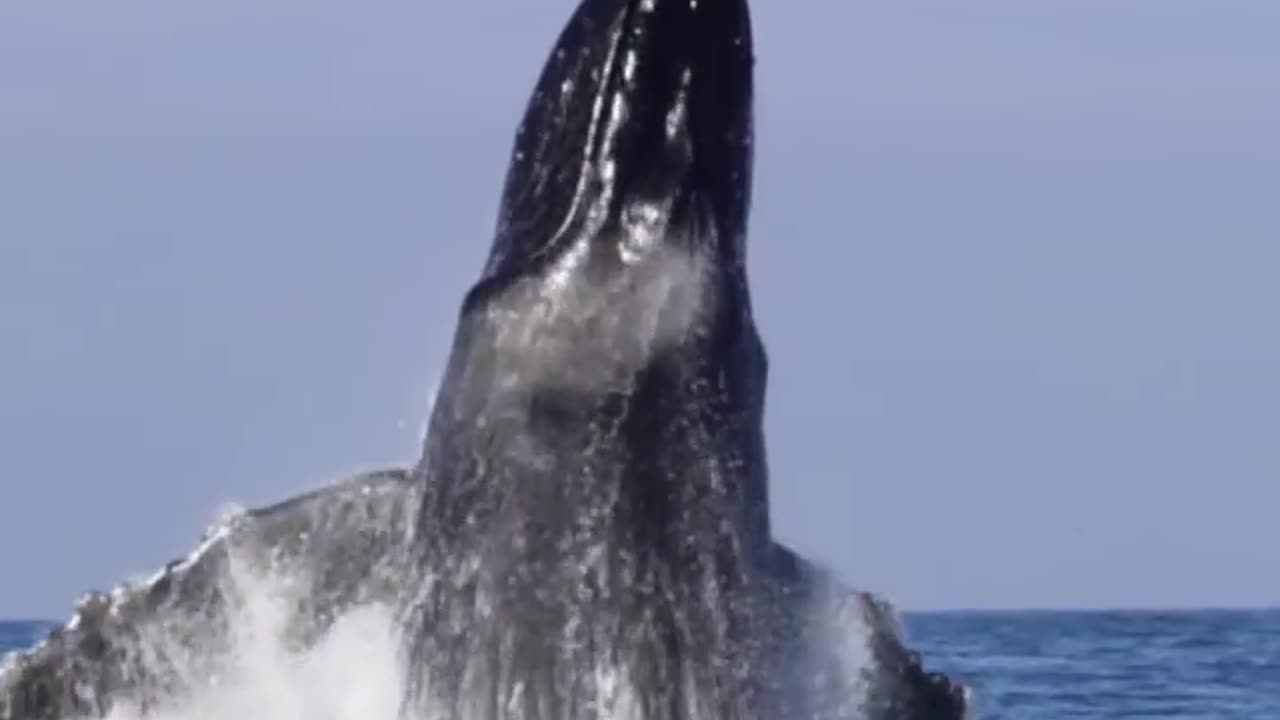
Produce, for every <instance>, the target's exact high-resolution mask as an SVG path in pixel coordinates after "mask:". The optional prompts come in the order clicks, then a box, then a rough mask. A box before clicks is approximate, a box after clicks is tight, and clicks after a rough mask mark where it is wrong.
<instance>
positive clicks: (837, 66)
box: [0, 0, 1280, 617]
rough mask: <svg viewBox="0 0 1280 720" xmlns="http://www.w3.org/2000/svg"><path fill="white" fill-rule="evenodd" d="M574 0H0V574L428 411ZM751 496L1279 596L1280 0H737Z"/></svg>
mask: <svg viewBox="0 0 1280 720" xmlns="http://www.w3.org/2000/svg"><path fill="white" fill-rule="evenodd" d="M571 4H572V3H571V2H570V0H540V1H539V2H537V3H531V2H526V1H525V0H490V1H488V2H483V3H470V2H468V3H463V2H428V1H426V0H418V1H417V2H409V1H408V0H376V1H374V2H368V1H360V2H357V0H191V1H190V2H184V3H173V2H170V1H169V0H118V1H116V2H112V3H108V4H103V3H46V2H37V1H36V0H16V1H15V2H5V3H2V4H0V108H3V110H2V111H0V578H3V581H0V617H62V616H65V615H66V614H68V613H69V611H70V608H71V604H72V603H73V601H74V600H75V598H77V597H78V596H79V595H80V594H82V593H83V592H85V591H87V590H89V589H91V588H106V587H110V586H111V585H114V584H115V583H116V582H118V581H120V580H122V579H124V578H127V577H130V576H133V575H136V574H141V573H148V572H150V571H151V570H153V569H155V568H157V567H159V566H160V565H161V564H163V563H164V562H166V561H168V560H170V559H173V558H175V557H179V556H181V555H184V554H185V553H186V552H187V551H188V550H189V549H190V548H191V547H192V546H193V545H194V544H195V542H196V541H197V540H198V538H199V535H200V533H201V532H202V530H203V528H204V527H205V526H206V525H207V524H208V523H209V522H211V521H212V520H213V519H214V518H215V517H216V515H217V513H218V511H219V509H220V508H222V507H225V506H226V505H227V504H229V503H238V504H243V505H257V504H264V503H269V502H273V501H276V500H280V499H283V498H285V497H287V496H289V495H292V494H295V493H299V492H302V491H305V490H308V489H311V488H314V487H316V486H319V485H321V484H324V483H327V482H330V481H334V480H337V479H339V478H342V477H344V476H347V475H350V474H352V473H354V472H357V471H360V470H364V469H371V468H376V467H383V466H389V465H404V464H407V463H409V462H411V461H412V460H414V459H415V458H416V456H417V453H418V449H419V442H420V439H421V432H422V428H423V424H424V418H425V414H426V411H427V407H428V401H429V398H430V396H431V394H432V391H433V389H434V386H435V383H436V380H437V378H438V377H439V375H440V372H441V368H442V365H443V362H444V360H445V357H446V354H447V352H448V347H449V343H450V342H451V339H452V334H453V329H454V322H455V320H456V317H457V311H458V305H459V303H460V300H461V297H462V293H463V292H464V291H465V289H466V287H467V285H468V284H469V283H470V282H471V281H472V280H474V279H475V277H476V276H477V274H478V273H479V271H480V267H481V264H482V262H483V259H484V255H485V252H486V250H487V249H488V245H489V242H490V239H491V231H492V228H493V223H494V215H495V212H496V210H497V202H498V194H499V191H500V184H501V181H502V177H503V173H504V170H505V163H506V157H507V153H508V151H509V149H510V144H511V139H512V133H513V130H514V128H515V124H516V122H517V119H518V116H519V114H520V112H521V110H522V109H523V106H524V102H525V100H526V97H527V94H528V92H529V90H530V88H531V86H532V83H533V81H534V78H535V76H536V74H537V72H538V70H539V69H540V67H541V64H542V62H543V59H544V57H545V55H546V53H547V51H548V50H549V49H550V46H551V43H552V42H553V40H554V37H555V35H556V34H557V33H558V31H559V29H560V26H561V24H562V23H563V21H564V19H565V18H566V17H567V15H568V12H569V9H570V7H571ZM754 19H755V30H756V51H757V56H758V62H757V117H758V120H757V157H756V181H755V187H754V209H753V213H752V224H751V235H750V263H749V265H750V273H751V279H752V283H753V295H754V305H755V308H756V313H757V320H758V323H759V326H760V329H761V332H762V334H763V336H764V340H765V343H766V346H767V348H768V352H769V356H770V388H769V395H768V402H767V415H768V417H767V433H768V448H769V460H770V468H771V482H772V490H771V492H772V506H773V513H774V522H775V532H776V534H777V535H778V537H779V538H780V539H781V540H783V541H784V542H786V543H788V544H790V545H792V546H793V547H795V548H797V549H799V550H800V551H802V552H803V553H805V554H807V555H809V556H811V557H813V558H815V559H816V560H818V561H820V562H822V563H824V564H826V565H828V566H830V567H832V568H834V569H835V570H836V571H837V572H838V573H839V574H840V576H841V577H842V578H843V579H845V580H846V581H848V582H849V583H850V584H852V585H855V586H857V587H860V588H866V589H871V590H875V591H878V592H881V593H883V594H884V595H885V596H886V597H888V598H889V599H890V600H892V601H893V602H895V603H896V604H897V605H899V606H900V607H903V608H908V609H937V608H1009V607H1040V608H1044V607H1054V608H1064V607H1065V608H1099V607H1187V606H1206V605H1212V606H1236V605H1277V604H1280V573H1277V572H1275V569H1274V568H1275V567H1276V564H1275V561H1274V553H1275V548H1277V547H1280V522H1277V521H1276V517H1277V508H1280V441H1278V440H1280V438H1278V437H1277V431H1278V430H1280V372H1278V369H1280V322H1277V320H1276V318H1275V315H1276V313H1277V311H1280V282H1277V281H1276V276H1277V273H1280V242H1277V241H1278V240H1280V195H1277V193H1278V192H1280V133H1277V132H1276V128H1280V80H1277V77H1280V44H1277V43H1275V41H1274V35H1275V28H1276V27H1280V4H1278V3H1276V2H1274V1H1273V0H1252V1H1250V0H1237V1H1235V2H1230V3H1210V2H1206V1H1204V0H1200V1H1199V2H1188V1H1185V0H1130V1H1129V2H1125V3H1116V2H1112V1H1110V0H1070V1H1068V0H1057V1H1049V0H1045V1H1043V2H1036V3H1028V2H1025V1H1023V0H989V1H987V2H983V3H964V4H957V3H946V2H941V1H940V0H939V1H937V2H904V3H865V2H850V0H807V1H806V2H786V3H780V2H761V1H759V0H757V2H756V3H755V7H754Z"/></svg>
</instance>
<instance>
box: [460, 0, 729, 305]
mask: <svg viewBox="0 0 1280 720" xmlns="http://www.w3.org/2000/svg"><path fill="white" fill-rule="evenodd" d="M752 63H753V57H752V46H751V29H750V20H749V16H748V12H747V7H746V3H745V2H743V1H742V0H586V1H585V2H583V3H582V4H581V5H579V6H578V8H577V10H576V11H575V13H574V14H573V16H572V17H571V18H570V20H569V22H568V23H567V25H566V27H565V29H564V30H563V32H562V33H561V35H560V37H559V39H558V41H557V43H556V45H555V48H554V50H553V51H552V53H551V56H550V57H549V58H548V60H547V62H546V65H545V66H544V68H543V70H542V74H541V76H540V77H539V79H538V82H537V85H536V87H535V89H534V91H533V94H532V96H531V98H530V100H529V103H528V107H527V109H526V111H525V114H524V118H523V120H522V122H521V123H520V125H519V128H518V130H517V131H516V139H515V146H514V148H513V151H512V155H511V162H510V165H509V169H508V173H507V178H506V183H505V188H504V190H503V194H502V202H501V207H500V209H499V213H498V224H497V231H496V238H495V241H494V243H493V247H492V249H491V251H490V254H489V260H488V263H487V265H486V267H485V270H484V273H483V279H482V280H481V282H480V283H479V285H477V288H476V290H474V291H473V295H483V294H485V293H486V291H488V290H490V289H491V288H492V287H493V286H494V285H499V286H504V285H506V284H508V283H510V282H511V281H512V280H513V279H514V278H517V277H520V276H525V275H529V274H535V273H549V274H554V271H550V270H549V268H552V267H554V266H555V265H556V264H557V263H570V264H571V263H573V262H574V261H573V260H572V259H571V258H574V257H577V256H586V255H590V256H591V258H590V260H591V262H592V264H593V268H594V269H596V270H599V271H601V272H603V273H608V272H609V267H610V266H612V267H615V268H620V269H622V268H625V267H626V266H628V265H631V264H634V263H636V262H638V261H640V259H641V258H643V257H644V256H645V254H646V253H647V252H651V251H656V250H659V249H660V246H662V245H664V244H681V243H683V244H686V245H689V244H694V245H698V247H686V248H685V249H686V250H690V251H696V252H699V253H714V254H716V255H717V256H718V257H717V258H716V260H717V262H723V263H726V264H727V265H729V266H741V264H742V262H743V260H744V252H743V250H744V249H743V247H742V243H743V237H744V234H745V233H744V227H745V224H746V219H747V214H748V206H749V197H750V179H751V157H752V156H751V142H752ZM579 261H580V262H584V261H586V258H585V257H584V258H582V260H579Z"/></svg>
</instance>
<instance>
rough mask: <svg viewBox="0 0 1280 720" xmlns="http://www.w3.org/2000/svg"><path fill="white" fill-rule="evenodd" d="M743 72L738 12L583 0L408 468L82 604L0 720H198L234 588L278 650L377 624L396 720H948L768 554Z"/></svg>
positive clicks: (11, 679)
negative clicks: (358, 617) (263, 580)
mask: <svg viewBox="0 0 1280 720" xmlns="http://www.w3.org/2000/svg"><path fill="white" fill-rule="evenodd" d="M752 63H753V57H752V44H751V33H750V23H749V19H748V12H747V7H746V3H745V0H583V2H582V3H581V4H580V6H579V7H578V8H577V10H576V11H575V13H574V15H573V16H572V18H571V19H570V21H569V23H568V24H567V26H566V28H565V30H564V31H563V33H562V35H561V36H560V38H559V40H558V42H557V44H556V47H555V49H554V50H553V52H552V53H551V56H550V58H549V59H548V61H547V63H546V66H545V68H544V69H543V71H542V74H541V77H540V78H539V80H538V83H537V86H536V88H535V91H534V93H533V96H532V98H531V99H530V102H529V106H528V109H527V111H526V114H525V117H524V120H523V122H522V123H521V125H520V129H519V131H518V134H517V138H516V142H515V148H514V151H513V154H512V159H511V165H510V168H509V171H508V176H507V181H506V187H505V190H504V193H503V198H502V203H501V209H500V211H499V221H498V227H497V232H496V240H495V242H494V244H493V248H492V250H491V252H490V256H489V259H488V262H487V263H486V266H485V268H484V271H483V273H482V276H481V278H480V280H479V281H478V282H477V283H476V284H475V285H474V286H473V287H472V289H471V290H470V292H468V294H467V296H466V297H465V299H464V302H463V307H462V312H461V314H460V317H459V322H458V328H457V332H456V337H455V342H454V347H453V349H452V352H451V355H450V359H449V363H448V366H447V369H446V374H445V377H444V380H443V383H442V386H441V389H440V392H439V393H438V396H437V398H436V402H435V406H434V408H433V414H432V418H431V421H430V424H429V429H428V434H427V439H426V442H425V447H424V453H423V458H422V460H421V461H420V462H419V463H418V464H417V465H416V466H415V467H414V468H412V469H408V470H388V471H384V472H379V473H371V474H368V475H363V476H359V477H356V478H352V479H350V480H347V481H344V482H342V483H338V484H336V485H333V486H330V487H327V488H324V489H321V490H319V491H317V492H315V493H311V494H308V495H306V496H303V497H300V498H295V499H292V500H289V501H286V502H284V503H281V504H279V505H276V506H272V507H269V508H264V509H261V510H255V511H251V512H248V513H243V514H240V515H237V516H236V517H234V518H232V519H230V520H228V521H226V522H224V523H221V524H219V525H218V526H217V527H216V528H215V532H213V533H212V535H211V536H210V537H209V538H208V539H207V540H206V542H204V543H202V544H201V546H200V548H198V549H197V551H196V552H194V553H192V555H191V556H189V557H188V558H185V559H183V560H182V561H177V562H174V563H171V564H170V565H169V566H167V567H166V568H165V569H164V570H163V571H162V572H160V573H159V574H157V575H156V576H155V577H153V578H151V579H150V580H148V581H145V582H142V583H135V584H129V585H125V586H122V587H121V588H117V589H116V590H115V591H113V592H111V593H108V594H94V595H91V596H90V597H89V598H87V599H86V600H85V601H84V602H82V604H81V605H80V607H79V608H78V609H77V612H76V614H75V615H74V616H73V618H72V620H71V622H69V623H68V624H67V625H66V626H65V627H63V628H59V629H58V630H56V631H54V632H53V633H52V634H51V635H50V637H49V638H48V639H46V640H45V641H44V642H43V643H41V644H40V645H39V646H37V647H36V648H34V649H32V650H31V651H28V652H26V653H22V654H19V655H16V656H15V657H13V658H12V659H11V660H10V661H9V662H8V664H7V665H6V666H5V667H4V669H3V670H0V720H10V719H18V718H22V719H23V720H25V719H27V718H59V717H71V716H83V715H88V716H101V715H103V714H105V713H107V712H108V711H110V710H111V709H112V708H113V707H116V706H119V705H121V704H130V705H135V706H140V707H142V708H144V709H145V708H149V707H158V706H160V705H161V704H162V703H164V702H175V701H177V700H179V699H180V698H181V697H183V696H185V695H187V694H189V693H191V692H194V691H196V690H198V689H200V688H201V686H202V683H204V682H206V681H207V677H208V676H209V675H210V674H211V673H214V672H215V671H216V669H217V667H218V664H219V662H221V659H222V658H223V657H224V655H225V654H226V653H227V652H229V651H230V649H231V648H230V647H229V645H230V644H231V643H232V641H231V640H229V639H228V636H229V634H230V632H229V631H230V630H231V629H232V626H233V625H234V623H235V622H236V619H237V606H238V599H237V587H236V582H235V578H234V577H233V576H235V575H236V573H237V568H238V567H248V568H250V569H251V570H253V571H254V572H258V573H261V574H266V575H271V576H280V577H289V578H296V579H295V580H294V584H295V587H294V592H293V593H292V595H291V597H294V598H295V600H294V602H293V605H292V606H291V607H290V612H291V614H290V617H289V623H288V642H289V643H290V644H291V645H292V646H294V647H296V648H297V649H299V650H304V649H306V648H308V647H310V646H312V645H313V644H314V643H315V642H317V640H318V639H319V638H321V637H323V636H324V634H325V632H326V631H327V630H328V629H329V627H330V625H331V623H332V622H333V621H334V619H335V618H337V617H340V616H341V615H343V614H344V613H346V612H347V611H349V610H351V609H353V608H357V607H361V606H365V605H369V604H381V605H387V606H392V607H395V608H397V609H398V610H399V612H401V613H402V614H403V616H404V618H405V621H404V622H405V636H406V638H407V643H408V644H407V647H406V651H407V652H406V663H405V672H406V678H407V680H408V681H409V688H410V692H409V694H408V696H407V697H406V698H405V711H406V714H407V715H410V716H413V717H415V718H424V720H435V719H436V718H441V719H442V720H515V719H516V718H519V719H522V720H578V719H579V718H603V717H609V718H634V719H635V720H677V719H678V720H686V719H687V720H693V719H694V718H707V719H714V720H735V719H741V720H747V719H751V720H789V719H791V718H802V717H803V718H822V719H824V720H826V719H830V720H837V719H840V720H844V719H846V718H847V719H849V720H852V719H853V718H866V719H867V720H891V719H893V720H897V719H903V720H925V719H935V718H936V719H939V720H948V719H951V718H960V717H964V716H965V714H966V711H967V706H968V699H967V693H966V691H965V690H964V688H962V687H961V686H960V685H958V684H955V683H953V682H952V681H950V680H949V679H947V678H946V677H944V676H942V675H938V674H933V673H929V672H926V671H925V670H924V668H923V666H922V663H921V662H920V660H919V658H918V657H917V656H916V655H915V654H914V653H912V652H910V650H909V649H908V648H907V646H906V643H905V639H904V637H903V634H902V632H901V630H900V628H899V627H898V624H897V620H896V618H895V617H894V613H893V611H892V609H891V608H890V607H889V606H888V605H887V604H885V603H883V602H881V601H879V600H878V599H876V598H874V597H873V596H871V595H869V594H865V593H860V592H855V591H851V590H846V589H843V588H842V587H840V585H839V584H838V583H836V582H835V581H834V580H833V579H832V578H831V577H830V576H829V575H828V574H827V573H825V572H823V571H822V570H820V569H818V568H816V567H814V566H812V565H810V564H808V563H807V562H805V561H804V560H802V559H801V558H799V557H798V556H796V555H795V554H794V553H792V552H791V551H789V550H787V549H786V548H785V547H783V546H781V545H779V544H777V543H776V542H774V541H773V539H772V537H771V532H770V524H769V515H768V473H767V465H766V458H765V449H764V436H763V429H762V427H763V412H764V395H765V384H766V360H765V354H764V350H763V345H762V343H761V340H760V337H759V335H758V333H757V331H756V329H755V325H754V322H753V320H752V313H751V303H750V296H749V291H748V284H747V276H746V268H745V264H746V243H745V239H746V225H747V215H748V207H749V198H750V176H751V144H752V130H751V107H752ZM157 649H159V650H161V651H160V652H157Z"/></svg>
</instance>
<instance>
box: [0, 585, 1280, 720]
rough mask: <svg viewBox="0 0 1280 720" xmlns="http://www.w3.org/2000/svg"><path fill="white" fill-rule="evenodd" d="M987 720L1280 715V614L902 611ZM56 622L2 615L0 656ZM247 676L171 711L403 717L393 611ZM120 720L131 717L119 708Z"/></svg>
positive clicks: (261, 654) (222, 719)
mask: <svg viewBox="0 0 1280 720" xmlns="http://www.w3.org/2000/svg"><path fill="white" fill-rule="evenodd" d="M904 623H905V625H906V628H907V632H908V634H909V636H910V638H911V641H912V644H913V646H914V647H916V648H917V649H918V650H920V652H921V653H922V654H923V656H924V657H925V658H926V661H927V663H928V664H929V666H930V667H931V668H933V669H938V670H945V671H947V672H949V673H952V674H953V675H954V676H956V677H957V678H959V679H962V680H963V681H965V682H966V683H968V684H970V685H971V686H972V687H973V688H974V690H975V692H976V695H977V700H978V717H979V718H980V719H987V720H1068V719H1071V718H1090V719H1091V720H1111V719H1113V718H1114V719H1117V720H1118V719H1119V718H1164V719H1168V720H1280V610H1257V611H1244V610H1230V611H1228V610H1204V611H1182V612H1155V611H1126V612H982V613H929V614H916V613H908V614H906V615H904ZM52 626H53V623H49V622H30V621H12V622H0V652H3V651H7V650H13V649H18V648H23V647H26V646H28V645H30V644H31V643H33V642H35V641H36V640H38V639H39V638H40V637H41V636H43V634H44V633H45V632H46V631H47V630H48V629H49V628H51V627H52ZM246 649H247V650H248V651H247V652H246V653H244V654H245V655H246V657H245V658H243V662H242V663H241V664H242V668H241V669H240V676H239V677H235V678H230V679H229V681H228V683H227V684H226V685H225V686H224V687H223V688H222V689H221V690H219V691H218V692H216V693H213V694H212V695H211V696H210V697H205V698H201V699H200V700H199V701H198V702H192V703H189V704H188V705H187V706H185V707H184V708H183V709H181V710H178V711H174V712H171V713H170V714H169V715H167V716H165V718H164V719H163V720H194V719H196V718H199V719H200V720H250V719H252V720H303V719H304V718H305V719H306V720H379V719H385V720H394V718H395V712H396V708H397V701H398V695H397V693H398V692H399V688H398V683H397V679H396V670H395V667H396V665H395V645H394V643H393V642H392V641H391V637H390V625H389V616H385V615H382V614H380V613H378V612H377V611H368V612H363V613H361V612H357V613H354V614H352V615H351V616H349V617H347V618H345V619H344V620H343V622H342V623H340V624H339V626H338V627H336V628H335V631H334V632H333V633H331V634H330V636H329V638H328V639H327V640H326V642H325V643H324V644H323V645H322V646H320V647H318V648H316V649H314V650H312V651H311V652H309V653H308V654H307V656H306V657H304V658H289V657H285V656H283V655H281V654H280V653H279V652H278V651H277V649H275V648H274V647H273V645H272V643H269V642H264V643H262V644H261V645H258V646H255V645H254V644H253V643H248V644H247V645H246ZM115 717H116V718H117V719H118V720H132V718H130V717H129V715H128V713H127V712H118V713H117V714H116V716H115Z"/></svg>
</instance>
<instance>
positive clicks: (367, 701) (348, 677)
mask: <svg viewBox="0 0 1280 720" xmlns="http://www.w3.org/2000/svg"><path fill="white" fill-rule="evenodd" d="M233 574H234V575H237V577H235V578H234V583H235V586H236V590H237V594H238V595H239V602H238V604H237V609H236V610H235V612H234V614H233V616H232V618H231V620H232V622H231V628H232V631H231V632H232V637H231V638H230V641H231V642H230V647H231V652H230V653H229V656H228V657H227V658H225V661H224V662H220V663H218V671H217V674H216V675H213V676H204V677H201V676H200V675H201V673H202V672H206V671H205V670H203V669H202V667H203V666H197V665H196V662H193V663H192V667H188V668H181V667H180V668H178V671H179V673H180V674H182V675H185V676H187V679H188V680H191V681H193V685H194V686H195V688H196V689H195V691H194V692H193V693H192V694H190V695H189V696H185V697H181V698H171V699H168V701H167V702H166V704H165V706H164V707H161V708H157V709H153V710H151V711H149V712H145V713H144V712H141V711H139V710H138V709H137V708H136V707H129V706H119V707H116V708H115V709H114V710H113V711H112V713H111V714H110V715H109V716H108V718H109V719H110V720H141V719H142V718H146V719H147V720H397V715H398V710H399V706H400V701H401V696H402V690H401V682H400V679H401V671H400V667H399V664H398V647H399V642H400V640H401V638H400V637H399V633H398V631H397V630H396V623H395V618H394V616H393V613H392V612H391V611H390V610H389V609H387V608H384V607H380V606H366V607H361V608H356V609H354V610H352V611H351V612H349V613H347V614H345V615H344V616H342V617H340V618H338V620H337V621H336V622H335V623H334V624H333V626H332V627H331V628H330V629H329V630H328V632H327V633H326V634H325V636H324V637H323V638H322V639H321V640H320V641H319V642H318V643H317V644H316V645H314V646H313V647H312V648H310V649H309V650H307V651H305V652H300V653H299V652H294V651H291V650H290V649H289V647H288V646H287V644H286V642H285V630H286V628H287V626H288V622H289V620H290V617H291V614H290V613H291V608H292V607H293V603H292V602H291V593H290V587H291V586H292V583H290V582H288V581H287V579H283V578H263V577H261V576H253V575H248V574H241V573H233ZM209 640H213V638H209ZM164 642H165V641H164V640H159V641H157V642H156V643H154V645H152V646H150V647H148V648H147V649H146V651H147V652H151V653H156V654H158V655H164V656H167V657H169V658H173V657H176V656H191V657H193V658H194V660H195V661H201V660H205V659H207V658H203V657H201V653H200V651H199V649H193V648H190V647H183V648H171V647H168V648H167V647H164ZM211 645H212V643H211ZM175 650H178V651H180V655H176V654H175V653H174V651H175ZM192 650H195V652H194V653H193V652H192Z"/></svg>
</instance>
